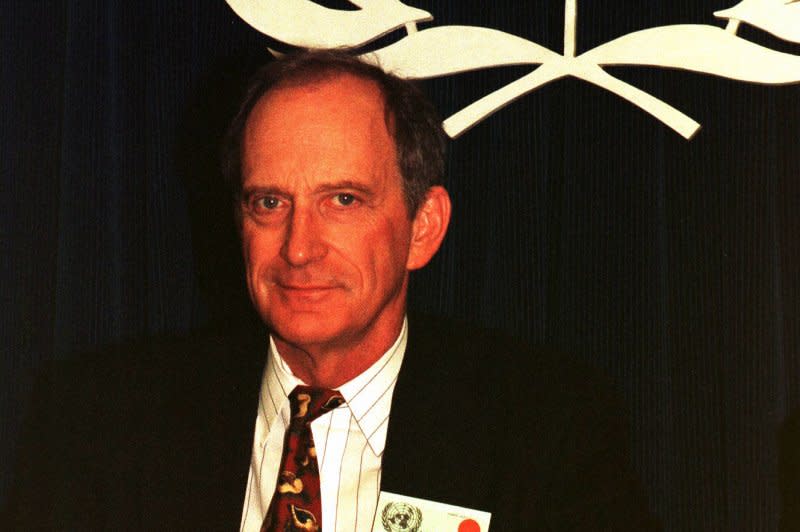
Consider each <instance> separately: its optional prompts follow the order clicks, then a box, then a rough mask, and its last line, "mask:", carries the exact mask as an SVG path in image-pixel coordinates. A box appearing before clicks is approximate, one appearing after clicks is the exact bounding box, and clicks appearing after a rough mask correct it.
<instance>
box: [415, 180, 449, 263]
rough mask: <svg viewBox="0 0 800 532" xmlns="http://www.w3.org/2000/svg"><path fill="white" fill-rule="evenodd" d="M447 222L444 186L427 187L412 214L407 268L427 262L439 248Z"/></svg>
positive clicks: (447, 208)
mask: <svg viewBox="0 0 800 532" xmlns="http://www.w3.org/2000/svg"><path fill="white" fill-rule="evenodd" d="M449 223H450V195H449V194H448V193H447V190H445V189H444V187H440V186H435V187H431V188H429V189H428V192H427V194H426V195H425V200H424V201H423V202H422V205H420V206H419V209H417V213H416V214H415V215H414V221H413V223H412V228H411V231H412V232H411V246H410V248H409V252H408V260H407V261H406V269H407V270H409V271H410V270H417V269H419V268H422V267H423V266H425V265H426V264H428V261H430V260H431V259H432V258H433V256H434V255H435V254H436V252H437V251H438V250H439V246H440V245H441V244H442V240H444V235H445V233H447V226H448V224H449Z"/></svg>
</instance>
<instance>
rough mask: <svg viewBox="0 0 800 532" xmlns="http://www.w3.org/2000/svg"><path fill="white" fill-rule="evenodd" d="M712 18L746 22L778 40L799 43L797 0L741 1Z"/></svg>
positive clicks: (799, 20)
mask: <svg viewBox="0 0 800 532" xmlns="http://www.w3.org/2000/svg"><path fill="white" fill-rule="evenodd" d="M714 16H716V17H718V18H726V19H728V20H729V21H740V22H746V23H747V24H750V25H751V26H755V27H756V28H759V29H761V30H764V31H766V32H768V33H771V34H773V35H774V36H776V37H778V38H779V39H783V40H785V41H791V42H796V43H800V2H799V1H798V0H742V1H741V2H739V3H738V4H736V5H735V6H733V7H732V8H730V9H723V10H722V11H716V12H715V13H714ZM734 29H735V26H734Z"/></svg>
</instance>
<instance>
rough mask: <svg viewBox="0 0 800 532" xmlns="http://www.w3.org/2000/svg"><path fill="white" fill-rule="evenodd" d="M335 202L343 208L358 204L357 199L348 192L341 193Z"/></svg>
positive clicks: (335, 198) (334, 199)
mask: <svg viewBox="0 0 800 532" xmlns="http://www.w3.org/2000/svg"><path fill="white" fill-rule="evenodd" d="M333 202H334V203H336V204H337V205H339V206H341V207H348V206H350V205H352V204H354V203H355V202H356V197H355V196H354V195H353V194H349V193H347V192H340V193H339V194H336V195H335V196H334V197H333Z"/></svg>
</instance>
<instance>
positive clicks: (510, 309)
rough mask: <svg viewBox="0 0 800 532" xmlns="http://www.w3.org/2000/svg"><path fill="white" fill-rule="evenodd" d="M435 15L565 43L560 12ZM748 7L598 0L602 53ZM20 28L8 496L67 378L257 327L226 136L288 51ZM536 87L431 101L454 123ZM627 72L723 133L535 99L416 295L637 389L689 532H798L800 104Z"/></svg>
mask: <svg viewBox="0 0 800 532" xmlns="http://www.w3.org/2000/svg"><path fill="white" fill-rule="evenodd" d="M342 1H343V0H342ZM320 3H323V4H325V5H328V6H333V7H341V6H342V2H340V1H333V0H328V1H325V2H320ZM409 3H410V4H412V5H415V6H417V7H421V8H424V9H427V10H429V11H430V12H432V13H433V14H434V15H435V17H436V20H435V22H434V24H437V25H446V24H468V25H478V26H487V27H492V28H497V29H501V30H505V31H507V32H509V33H512V34H516V35H520V36H522V37H525V38H528V39H530V40H533V41H535V42H537V43H539V44H542V45H544V46H547V47H549V48H551V49H553V50H561V48H562V39H563V36H562V32H563V9H564V5H563V2H561V1H560V0H552V1H547V2H544V1H540V2H519V1H511V0H497V1H495V2H472V1H464V0H413V1H412V0H409ZM733 3H734V2H733V1H732V0H731V1H724V0H723V1H717V0H715V1H710V0H703V1H697V0H678V1H674V0H672V1H661V0H658V1H651V2H636V3H625V2H601V1H598V0H579V1H578V8H579V18H578V51H579V52H580V51H586V50H588V49H590V48H593V47H594V46H597V45H599V44H602V43H604V42H606V41H609V40H611V39H613V38H615V37H617V36H620V35H623V34H626V33H629V32H632V31H636V30H639V29H644V28H648V27H652V26H663V25H666V24H679V23H694V24H715V25H718V26H723V25H724V23H723V22H720V21H717V20H716V19H714V17H713V15H712V13H713V11H715V10H718V9H723V8H726V7H730V5H732V4H733ZM0 25H1V26H0V29H1V31H0V53H2V62H0V94H2V98H1V99H0V116H1V117H2V120H0V127H1V128H2V137H0V138H2V148H0V149H2V153H1V155H0V169H2V179H1V180H0V186H1V187H2V189H0V192H2V193H0V202H2V204H0V220H2V224H1V225H0V230H1V231H2V232H1V233H0V246H1V247H0V257H2V262H0V264H1V265H2V268H1V269H0V275H2V277H0V303H2V310H1V311H0V324H1V325H0V349H2V352H0V355H1V356H0V420H2V422H1V423H0V479H2V482H0V498H1V497H2V496H3V495H4V493H5V491H6V489H7V486H8V483H9V475H10V472H11V469H12V467H11V463H12V461H13V456H14V453H15V451H14V448H15V440H16V435H17V433H18V429H19V424H20V420H21V417H22V415H23V412H24V408H25V404H26V398H27V396H28V392H29V391H30V385H31V377H30V376H31V374H32V372H33V371H35V369H36V368H37V367H38V366H39V365H40V364H41V363H42V362H43V361H45V360H48V359H52V358H64V357H70V356H74V353H76V352H78V351H83V350H87V349H96V348H99V347H101V346H103V345H107V344H109V343H115V342H119V341H123V340H125V339H130V338H136V337H142V336H147V335H156V334H175V333H185V332H187V331H192V330H195V329H199V328H202V327H209V326H213V327H224V326H226V325H228V324H230V323H232V322H236V321H241V320H242V319H249V318H250V317H251V315H250V314H249V311H248V307H247V303H246V300H245V296H244V291H243V288H242V284H241V282H240V281H239V275H240V270H241V264H240V262H239V258H238V249H237V246H238V244H237V242H236V239H235V232H234V227H233V224H232V223H231V220H230V218H229V216H230V213H229V210H228V205H227V201H226V198H225V197H224V193H223V192H222V190H221V188H220V186H219V183H218V182H217V175H216V171H215V164H216V163H215V159H216V150H217V148H216V144H217V141H218V139H219V136H220V134H221V131H222V128H223V125H224V123H225V121H226V120H227V118H228V116H229V115H230V112H231V108H232V100H233V99H234V98H235V95H236V90H235V88H236V87H237V86H238V83H239V82H240V80H241V79H242V78H243V77H244V76H246V74H247V72H249V71H250V70H252V68H253V66H254V65H256V64H257V63H259V62H260V61H263V60H264V59H265V58H266V57H267V54H266V52H265V47H266V46H267V45H268V44H274V43H271V42H270V41H269V40H268V39H266V38H265V37H263V36H261V35H260V34H258V33H257V32H256V31H255V30H253V29H251V28H250V27H249V26H247V25H246V24H245V23H243V22H242V21H240V20H239V19H238V18H237V17H236V15H235V14H234V13H233V12H232V11H231V10H230V9H229V8H228V7H227V5H226V4H225V3H224V2H223V1H222V0H197V1H193V2H178V1H176V0H158V1H156V0H143V1H141V2H122V1H117V0H104V1H100V0H96V1H90V0H75V1H70V2H66V1H61V2H59V1H53V2H21V1H16V2H9V3H7V4H5V9H4V10H3V16H2V18H0ZM320 31H323V29H321V30H320ZM739 35H741V36H743V37H745V38H747V39H750V40H752V41H754V42H758V43H760V44H763V45H765V46H768V47H771V48H774V49H779V50H783V51H788V52H790V53H794V54H798V55H800V45H789V44H787V43H785V42H782V41H778V40H777V39H775V38H773V37H771V36H769V35H768V34H766V33H763V32H760V31H758V30H756V29H753V28H751V27H745V26H743V27H742V28H741V29H740V32H739ZM396 37H397V36H396V35H395V36H392V35H390V36H388V37H387V40H392V38H396ZM430 53H432V54H433V53H436V51H435V50H431V51H430ZM529 70H530V69H528V68H526V67H513V68H502V69H495V70H491V71H481V72H473V73H468V74H461V75H457V76H451V77H448V78H442V79H437V80H433V81H430V82H426V88H427V89H428V90H429V92H430V93H431V95H432V96H433V98H434V99H435V101H436V102H437V104H438V106H439V108H440V109H441V112H442V114H443V115H445V116H447V115H449V114H451V113H453V112H455V111H457V110H459V109H460V108H462V107H464V106H465V105H467V104H468V103H470V102H472V101H474V100H475V99H477V98H479V97H481V96H483V95H484V94H486V93H488V92H490V91H491V90H494V89H496V88H499V87H500V86H502V85H503V84H505V83H507V82H509V81H512V80H514V79H516V78H517V77H519V76H520V75H522V74H524V73H526V72H527V71H529ZM610 71H611V72H612V73H613V74H614V75H617V76H619V77H620V78H622V79H623V80H625V81H627V82H629V83H632V84H633V85H635V86H637V87H639V88H642V89H644V90H646V91H648V92H650V93H652V94H654V95H655V96H657V97H659V98H661V99H663V100H665V101H666V102H668V103H670V104H671V105H673V106H674V107H676V108H678V109H680V110H682V111H683V112H685V113H687V114H688V115H689V116H691V117H693V118H695V119H696V120H698V121H699V122H701V123H702V124H703V129H702V130H701V131H700V133H699V134H698V135H697V137H696V138H695V139H694V140H692V141H691V142H687V141H685V140H684V139H683V138H681V137H679V136H678V135H677V134H675V133H674V132H672V131H671V130H669V129H668V128H666V127H665V126H664V125H662V124H661V123H660V122H658V121H656V120H655V119H653V118H652V117H650V116H649V115H647V114H645V113H643V112H642V111H640V110H638V109H637V108H635V107H633V106H631V105H630V104H628V103H627V102H624V101H622V100H620V99H619V98H618V97H616V96H614V95H613V94H610V93H608V92H606V91H604V90H601V89H599V88H596V87H594V86H590V85H588V84H586V83H583V82H579V81H577V80H571V79H566V80H561V81H557V82H555V83H552V84H550V85H548V86H546V87H544V88H542V89H540V90H538V91H536V92H534V93H532V94H531V95H528V96H526V97H525V98H523V99H521V100H518V101H517V102H515V103H514V104H512V105H511V106H509V107H507V108H506V109H504V110H503V111H501V112H499V113H497V114H496V115H494V116H493V117H491V118H490V119H489V120H487V121H485V122H484V123H482V124H480V125H478V126H477V127H475V128H474V129H473V130H471V131H470V132H468V133H467V134H466V135H464V136H463V137H462V138H460V139H459V140H457V141H454V142H452V143H451V145H450V154H449V164H448V186H449V189H450V191H451V193H452V196H453V200H454V221H453V224H452V230H451V232H450V234H449V235H448V237H447V240H446V242H445V245H444V248H443V249H442V251H441V253H440V254H439V256H438V257H437V258H436V259H435V261H434V262H433V263H432V264H431V265H430V266H429V267H428V268H427V270H425V271H423V272H421V273H419V274H418V275H416V277H415V278H414V280H413V286H412V289H413V292H412V296H411V297H412V304H413V306H414V307H416V308H418V309H423V310H427V311H433V312H437V313H440V314H445V315H449V316H455V317H459V318H465V319H468V320H471V321H476V322H479V323H482V324H484V325H487V326H491V327H498V328H501V329H504V330H506V331H508V332H509V333H512V334H514V335H517V336H521V337H523V338H525V339H527V340H530V341H533V342H537V343H540V342H548V343H551V344H554V345H556V346H558V347H561V348H562V349H564V350H566V351H569V352H571V353H573V354H574V355H575V356H576V357H579V358H582V359H584V360H587V361H589V362H590V363H591V364H593V365H594V366H596V367H598V368H600V369H601V370H603V371H604V372H606V373H608V374H609V375H611V376H612V377H613V378H614V380H615V381H616V383H617V386H618V388H619V391H620V393H621V394H622V395H623V397H624V398H625V400H626V402H627V405H628V407H629V410H630V418H631V424H632V438H633V447H634V457H633V458H634V461H635V466H636V469H637V470H638V472H639V473H640V475H641V477H642V479H643V481H644V482H645V484H646V486H647V489H648V493H649V497H650V500H651V505H652V507H653V509H654V511H656V512H657V513H658V515H659V516H660V518H661V519H662V520H663V521H664V523H665V526H666V529H667V530H670V531H688V530H698V531H710V530H720V531H739V530H741V531H754V530H775V529H776V526H777V520H778V510H779V502H778V500H779V499H778V491H777V480H776V479H777V474H778V472H777V459H778V456H777V444H776V441H777V439H776V433H777V431H778V429H779V428H780V426H781V424H782V423H783V421H784V420H785V419H786V417H787V416H788V415H789V414H790V413H791V412H792V411H794V410H796V409H798V408H800V327H798V320H799V319H800V312H799V311H800V282H799V281H800V279H799V276H798V268H800V243H798V238H797V235H798V234H800V217H799V216H798V208H800V153H799V152H800V142H799V141H798V136H799V135H800V105H798V103H800V86H783V87H774V86H773V87H764V86H757V85H751V84H746V83H741V82H737V81H731V80H725V79H720V78H713V77H709V76H704V75H700V74H693V73H688V72H684V71H677V70H659V69H653V68H638V67H637V68H632V67H630V68H614V69H610ZM487 356H491V353H487Z"/></svg>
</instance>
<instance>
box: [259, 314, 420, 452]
mask: <svg viewBox="0 0 800 532" xmlns="http://www.w3.org/2000/svg"><path fill="white" fill-rule="evenodd" d="M407 341H408V319H407V318H406V319H404V320H403V327H402V328H401V329H400V334H399V335H398V336H397V339H396V340H395V342H394V344H392V346H391V347H390V348H389V349H388V350H387V351H386V352H385V353H384V354H383V355H381V357H380V358H379V359H378V360H377V361H375V363H373V364H372V365H371V366H370V367H369V368H367V369H366V370H365V371H364V372H362V373H361V374H359V375H357V376H356V377H354V378H353V379H351V380H349V381H347V382H346V383H344V384H342V385H341V386H339V392H341V394H342V396H343V397H344V399H345V401H347V403H346V407H347V408H349V409H350V412H351V413H352V415H353V418H354V419H355V421H356V423H357V424H358V427H359V428H360V429H361V432H362V434H363V435H364V437H365V438H366V439H367V442H369V445H370V447H371V448H372V452H374V453H375V454H376V455H380V454H381V453H383V449H384V446H385V444H386V427H385V424H386V423H387V422H388V417H389V410H390V408H391V399H392V393H393V391H394V385H395V384H396V383H397V376H398V374H399V373H400V365H401V364H402V362H403V356H404V355H405V351H406V343H407ZM299 384H305V383H304V382H303V381H302V380H300V379H299V378H297V377H296V376H295V375H294V374H293V373H292V370H291V369H290V368H289V365H288V364H287V363H286V361H284V360H283V358H282V357H281V355H280V353H279V352H278V348H277V347H276V346H275V341H274V339H273V338H272V336H270V339H269V357H268V360H267V366H266V368H265V370H264V377H263V381H262V385H261V408H262V410H263V414H264V416H265V417H266V419H267V426H268V427H272V424H273V422H274V420H275V418H276V417H277V416H278V415H281V416H282V417H283V421H284V424H285V425H286V426H288V424H289V407H288V405H289V394H290V393H291V391H292V390H293V389H294V387H295V386H297V385H299ZM340 408H345V406H344V405H343V406H341V407H340Z"/></svg>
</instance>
